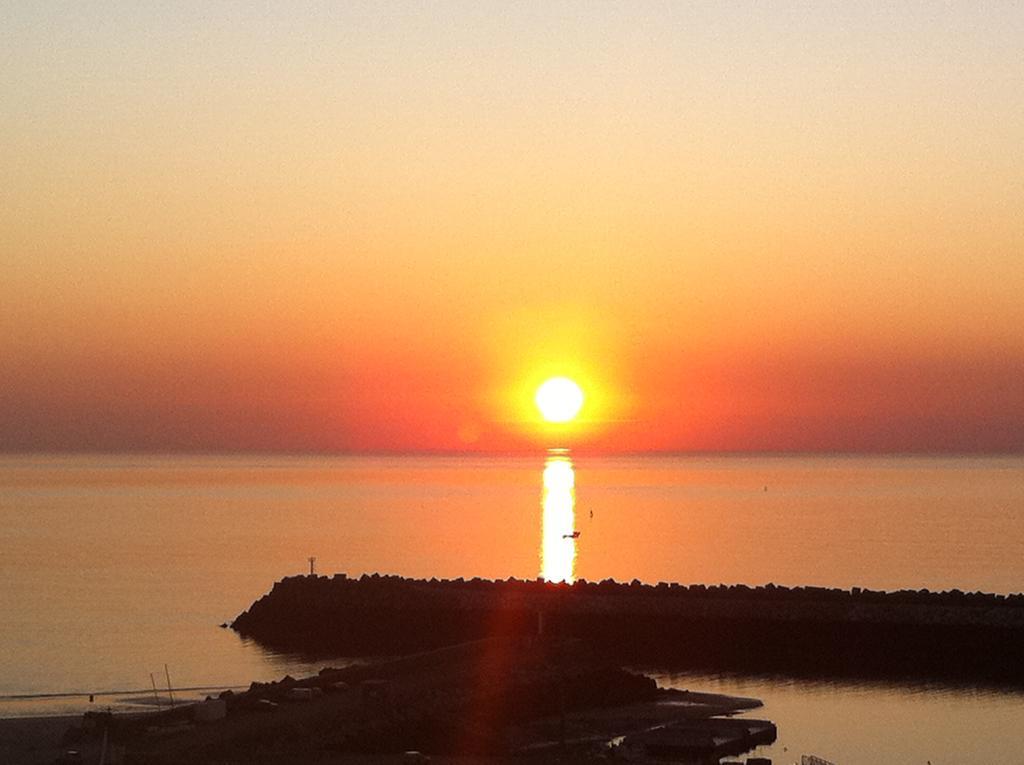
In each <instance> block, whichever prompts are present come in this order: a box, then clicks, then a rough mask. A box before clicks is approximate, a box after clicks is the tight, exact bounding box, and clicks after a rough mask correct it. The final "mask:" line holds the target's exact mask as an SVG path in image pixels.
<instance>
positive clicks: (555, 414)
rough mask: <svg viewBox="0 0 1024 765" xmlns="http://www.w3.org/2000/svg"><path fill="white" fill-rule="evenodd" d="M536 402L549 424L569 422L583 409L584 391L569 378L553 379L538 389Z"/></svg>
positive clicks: (535, 397)
mask: <svg viewBox="0 0 1024 765" xmlns="http://www.w3.org/2000/svg"><path fill="white" fill-rule="evenodd" d="M534 401H536V402H537V408H538V409H540V414H541V417H543V418H544V419H545V420H547V421H548V422H569V420H571V419H573V418H574V417H575V416H576V415H577V414H579V411H580V409H581V408H582V407H583V390H582V389H581V388H580V386H579V385H577V384H576V383H574V382H573V381H572V380H570V379H569V378H568V377H552V378H551V379H550V380H548V381H546V382H545V383H544V384H543V385H541V386H540V387H539V388H537V394H536V396H534Z"/></svg>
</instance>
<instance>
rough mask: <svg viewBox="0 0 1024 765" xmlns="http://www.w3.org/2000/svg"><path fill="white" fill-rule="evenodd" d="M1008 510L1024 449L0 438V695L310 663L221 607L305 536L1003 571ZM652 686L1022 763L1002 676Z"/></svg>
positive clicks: (702, 562)
mask: <svg viewBox="0 0 1024 765" xmlns="http://www.w3.org/2000/svg"><path fill="white" fill-rule="evenodd" d="M1022 514H1024V457H995V458H918V457H895V458H873V457H872V458H865V457H810V458H808V457H644V458H615V459H611V458H600V459H598V458H576V457H573V456H571V455H568V454H548V455H544V454H541V455H538V456H537V457H536V458H517V459H491V458H441V457H403V458H395V457H387V458H379V457H332V458H320V457H295V458H292V457H206V456H201V457H181V456H174V457H136V456H131V457H125V456H89V457H81V456H76V457H51V456H25V457H21V456H0V577H2V587H0V716H13V715H20V714H37V713H41V712H42V713H49V712H58V711H78V710H80V709H82V708H84V707H86V706H88V700H87V699H85V698H83V697H80V696H43V695H42V694H64V693H90V692H92V693H103V694H104V695H102V696H99V697H97V700H96V702H94V704H95V705H99V704H102V705H108V704H109V705H112V706H118V707H120V706H124V705H126V704H129V703H144V702H146V701H147V700H152V696H153V691H152V683H153V682H154V681H156V682H157V683H159V686H158V688H159V687H165V686H166V684H167V681H166V676H167V674H169V675H170V679H171V682H172V684H173V685H174V686H175V687H192V688H199V687H208V686H214V687H219V688H223V687H229V686H237V685H247V684H248V683H249V681H251V680H253V679H269V678H272V677H278V676H280V675H281V674H283V673H285V672H291V673H292V674H296V673H298V672H306V671H315V670H316V669H318V668H319V664H317V665H306V664H304V663H303V662H302V661H301V660H299V659H297V658H295V657H289V656H280V655H273V654H269V653H267V652H265V651H263V650H262V649H261V648H260V647H259V646H257V645H255V644H252V643H247V642H244V641H242V640H240V639H239V638H238V637H237V636H236V635H235V634H234V633H232V632H231V631H229V630H223V629H219V628H218V626H217V625H218V624H220V623H221V622H224V621H229V620H231V619H232V618H233V617H234V616H236V615H237V614H238V613H239V612H241V611H242V610H243V609H245V608H246V607H247V606H248V604H249V603H250V602H251V601H252V600H254V599H255V598H257V597H259V596H260V595H262V594H263V593H264V592H266V591H267V590H268V589H269V587H270V586H271V585H272V584H273V582H274V581H275V580H277V579H280V578H281V577H282V576H287V575H292V574H300V573H303V572H308V570H309V563H308V558H309V557H311V556H315V558H316V562H315V566H316V570H317V571H318V572H319V573H334V572H337V571H342V572H346V573H348V574H349V575H359V574H361V573H364V572H375V571H377V572H387V573H397V574H404V575H408V576H419V577H431V576H436V577H458V576H463V577H473V576H481V577H487V578H505V577H508V576H516V577H529V578H532V577H537V576H544V577H546V578H549V579H573V578H585V579H595V580H596V579H603V578H606V577H611V578H614V579H618V580H627V581H628V580H632V579H634V578H636V579H640V580H642V581H647V582H657V581H662V580H664V581H678V582H684V583H690V582H705V583H717V582H725V583H739V582H742V583H748V584H763V583H767V582H775V583H777V584H789V585H796V584H815V585H825V586H838V587H850V586H853V585H857V586H861V587H870V588H876V589H897V588H905V587H911V588H921V587H927V588H930V589H949V588H954V587H956V588H959V589H962V590H986V591H994V592H1002V593H1009V592H1019V591H1021V590H1022V589H1024V524H1022V523H1021V522H1020V517H1021V515H1022ZM573 531H579V532H580V534H579V537H578V538H577V539H571V538H565V537H566V535H567V534H570V533H571V532H573ZM165 664H166V665H167V671H166V672H165ZM151 676H152V678H153V680H151ZM691 681H692V682H691ZM665 682H676V683H680V682H681V683H684V684H688V685H689V686H690V687H699V686H701V685H702V684H703V685H704V686H707V687H709V688H714V687H727V686H728V687H729V688H732V689H734V690H741V691H745V692H747V693H750V694H753V695H756V696H759V697H761V698H764V699H765V701H766V702H767V709H766V710H764V714H766V715H768V716H769V717H772V718H773V719H775V720H776V722H778V723H779V724H780V742H779V744H778V745H777V747H776V748H775V749H773V753H774V754H775V756H777V757H780V758H781V757H784V756H785V754H786V753H783V752H782V750H781V747H782V746H784V745H785V744H784V742H785V741H786V740H789V741H792V742H793V743H794V745H795V746H797V745H798V746H802V747H804V748H805V751H806V750H809V749H811V747H812V745H813V746H815V747H816V748H817V749H819V750H820V751H819V752H818V753H819V754H821V755H822V756H825V757H828V756H829V754H830V752H831V753H833V754H836V755H837V756H836V757H835V758H836V759H839V758H838V754H839V753H842V754H843V759H841V762H843V763H844V765H849V763H853V762H872V761H875V762H877V761H879V760H878V759H873V758H872V757H870V756H861V757H857V756H855V753H856V752H857V751H862V752H877V751H882V750H879V749H878V746H879V744H878V741H877V740H876V739H877V738H878V737H880V736H883V730H882V728H883V727H884V726H888V727H887V728H886V732H884V736H885V740H888V741H892V744H891V745H892V746H895V747H902V749H899V750H898V751H897V753H896V756H894V757H893V758H892V759H889V760H888V761H891V762H921V763H924V762H925V761H926V760H928V759H930V760H931V761H932V762H933V763H936V764H937V763H941V762H953V761H956V762H960V763H964V762H973V761H976V762H979V763H981V762H993V761H998V762H1006V761H1015V760H1014V759H1013V757H1011V758H1009V759H1007V757H1006V756H1005V753H1006V752H1007V751H1008V746H1009V744H1010V743H1014V745H1015V740H1014V732H1013V731H1014V730H1015V729H1017V728H1019V727H1020V726H1021V725H1024V703H1022V700H1024V697H1022V696H1019V695H1015V694H1007V693H997V692H989V691H984V692H983V691H964V690H956V689H948V688H946V689H943V688H933V687H910V686H879V685H870V686H848V685H841V684H830V685H821V684H808V683H788V682H784V681H757V680H753V679H749V678H748V679H746V680H743V679H739V680H736V679H733V680H727V679H720V678H719V679H715V678H679V677H674V678H672V677H668V676H666V678H665ZM716 683H717V685H715V684H716ZM723 683H724V684H725V685H722V684H723ZM730 683H731V685H730ZM734 686H735V687H734ZM124 691H148V696H147V695H146V694H145V693H143V694H141V695H129V694H126V693H122V692H124ZM109 692H114V693H109ZM189 693H199V691H195V692H180V693H179V694H178V695H179V696H182V695H188V694H189ZM21 696H30V697H31V698H15V697H21ZM162 696H163V697H166V692H162ZM894 709H900V710H903V712H894V711H893V710H894ZM788 720H791V721H792V722H787V721H788ZM815 720H817V721H818V722H815ZM894 720H895V722H894ZM899 720H903V721H905V723H906V724H913V725H914V726H915V730H922V726H923V730H924V732H923V733H920V735H918V734H915V735H914V736H906V735H903V734H902V733H901V732H900V731H898V730H890V728H892V727H893V726H897V725H898V724H899ZM996 723H998V725H997V724H996ZM787 725H790V726H791V730H790V731H789V732H787V731H786V729H785V728H786V726H787ZM929 727H931V728H934V729H935V730H934V735H930V734H929V732H928V731H929ZM958 731H959V732H960V733H958ZM982 731H984V732H991V735H988V733H986V734H985V735H982V733H981V732H982ZM812 734H813V736H816V737H817V738H816V739H815V740H813V741H811V740H808V739H807V736H808V735H812ZM960 735H962V737H963V740H962V741H961V743H960V745H959V748H957V747H954V746H953V745H952V743H951V742H952V741H953V740H954V739H957V737H958V736H960ZM786 736H790V738H789V739H786ZM890 737H891V738H890ZM868 739H871V741H872V742H873V743H872V744H871V745H870V746H869V745H868ZM957 740H960V739H957ZM934 741H941V742H943V743H942V744H941V746H939V745H936V746H931V743H930V742H934ZM858 742H861V743H858ZM965 742H966V743H965ZM858 746H859V747H860V749H858V748H857V747H858ZM872 747H874V748H872ZM789 751H792V750H789ZM948 751H955V752H957V756H956V757H954V758H951V757H949V756H948V755H946V756H944V754H943V752H948ZM965 752H966V753H967V754H965ZM968 755H970V756H971V757H975V759H970V758H969V757H968ZM965 758H967V759H965ZM1019 760H1020V758H1019V757H1018V758H1017V761H1019ZM780 761H786V760H780Z"/></svg>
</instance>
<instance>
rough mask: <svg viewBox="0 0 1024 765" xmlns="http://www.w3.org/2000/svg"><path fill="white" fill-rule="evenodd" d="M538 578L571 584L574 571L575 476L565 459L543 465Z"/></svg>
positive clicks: (556, 457)
mask: <svg viewBox="0 0 1024 765" xmlns="http://www.w3.org/2000/svg"><path fill="white" fill-rule="evenodd" d="M541 508H542V526H541V549H540V575H541V578H543V579H545V580H547V581H549V582H572V581H574V573H575V567H576V540H575V539H574V538H573V536H572V534H573V532H574V531H575V530H576V512H575V508H576V474H575V471H574V470H573V467H572V460H571V459H569V457H568V456H567V455H564V454H558V455H552V456H550V457H548V459H547V461H546V462H545V463H544V491H543V494H542V499H541Z"/></svg>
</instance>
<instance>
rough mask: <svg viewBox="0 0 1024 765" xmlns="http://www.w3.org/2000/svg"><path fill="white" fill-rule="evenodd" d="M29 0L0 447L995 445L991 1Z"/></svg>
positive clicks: (1020, 397) (1003, 100)
mask: <svg viewBox="0 0 1024 765" xmlns="http://www.w3.org/2000/svg"><path fill="white" fill-rule="evenodd" d="M23 5H26V6H30V5H31V6H32V7H22V8H8V9H5V10H2V11H0V50H4V51H6V53H5V54H4V55H5V65H4V68H3V71H4V74H3V75H0V102H2V103H3V104H4V108H3V116H2V120H0V177H3V178H4V183H3V184H2V187H0V268H2V271H0V273H2V275H3V278H2V280H0V449H3V450H8V451H11V450H35V449H40V450H94V449H95V450H114V451H117V450H158V451H162V450H203V451H207V450H239V449H241V450H248V449H258V450H289V451H291V450H299V451H307V450H399V451H405V450H463V449H473V450H484V451H506V450H525V449H536V448H542V447H544V446H550V445H553V444H556V443H557V444H571V445H573V446H575V447H577V448H579V449H589V450H594V451H636V450H640V451H644V450H671V451H675V450H679V451H692V450H800V451H807V450H810V451H815V450H847V451H848V450H855V451H856V450H868V451H907V450H912V451H949V450H953V451H992V450H1019V449H1022V448H1024V384H1022V382H1021V381H1022V380H1024V300H1022V299H1021V296H1022V295H1024V217H1022V215H1021V212H1020V211H1021V210H1022V209H1024V153H1022V152H1021V151H1020V148H1019V144H1020V137H1021V136H1022V135H1024V87H1022V86H1024V61H1022V59H1021V57H1020V53H1019V41H1020V40H1021V39H1024V10H1022V9H1021V8H1020V7H1018V6H1014V5H1013V4H1002V5H1000V4H991V5H986V6H984V7H974V6H973V5H971V4H962V5H959V6H955V7H945V6H931V5H921V6H911V7H905V8H888V7H885V6H877V7H870V6H865V7H849V4H842V3H837V4H816V5H815V6H813V7H811V8H808V7H806V6H796V5H776V6H774V7H773V8H770V9H769V8H764V7H761V5H759V4H729V5H727V6H719V5H717V4H709V5H697V4H688V5H685V6H683V7H674V6H671V5H667V6H656V5H653V4H652V5H642V6H638V7H633V6H632V5H631V4H627V5H621V6H601V7H592V6H591V4H586V3H558V4H550V3H536V4H532V3H524V4H516V5H515V6H514V7H509V6H507V5H506V4H493V5H488V4H482V3H469V2H466V3H457V2H451V3H444V4H440V5H437V6H431V7H429V8H424V9H417V8H411V7H404V6H398V7H388V6H379V5H374V4H363V3H351V4H345V5H344V7H323V6H320V5H314V4H310V5H304V4H299V5H294V4H289V5H287V6H284V5H282V6H281V7H279V8H269V9H268V8H266V7H262V8H260V9H250V8H244V7H242V8H233V9H225V8H221V9H219V10H210V9H209V7H208V6H207V5H206V4H199V3H196V4H180V6H179V5H176V6H175V7H174V8H173V9H171V8H168V9H166V10H159V9H154V8H150V7H147V8H138V7H133V6H127V5H126V6H124V7H120V8H118V7H114V8H113V9H110V8H107V9H99V8H96V9H89V8H77V7H76V8H75V9H73V10H72V9H58V8H56V7H44V6H41V5H36V4H23ZM551 374H568V375H570V376H574V377H576V378H577V379H579V381H580V382H581V383H582V384H583V386H584V388H585V389H586V391H587V393H588V404H587V406H586V407H585V409H584V412H583V420H584V421H583V422H582V423H579V424H577V425H576V426H573V427H569V428H563V429H561V430H556V429H553V428H542V427H539V426H538V424H537V422H536V419H537V418H536V414H535V413H534V412H533V411H532V409H531V407H530V405H529V401H530V397H531V396H532V391H533V388H534V386H535V385H536V384H537V383H539V382H540V381H541V380H542V379H543V378H544V376H546V375H551Z"/></svg>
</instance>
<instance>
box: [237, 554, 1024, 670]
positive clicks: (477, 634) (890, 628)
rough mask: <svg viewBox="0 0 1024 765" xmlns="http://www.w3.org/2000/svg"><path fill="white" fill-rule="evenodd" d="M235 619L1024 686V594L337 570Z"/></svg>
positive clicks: (693, 665)
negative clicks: (539, 638)
mask: <svg viewBox="0 0 1024 765" xmlns="http://www.w3.org/2000/svg"><path fill="white" fill-rule="evenodd" d="M231 626H232V628H233V629H235V630H236V631H237V632H239V633H240V634H241V635H243V636H248V637H251V638H254V639H256V640H258V641H259V642H261V643H262V644H264V645H266V646H267V647H269V648H272V649H275V650H280V651H296V652H302V653H307V654H313V655H321V656H325V655H330V654H335V655H373V654H397V653H403V652H409V651H416V650H424V649H429V648H436V647H440V646H445V645H451V644H455V643H460V642H464V641H467V640H475V639H480V638H485V637H494V636H528V635H532V634H536V633H537V632H538V631H543V632H545V633H547V634H551V635H558V636H565V637H573V638H579V639H581V640H583V641H585V642H587V643H588V644H591V645H593V646H595V647H598V648H600V649H601V650H604V651H607V652H609V653H611V654H613V655H614V657H615V658H616V659H617V660H619V661H622V662H637V663H656V664H659V665H663V666H672V667H676V668H680V669H695V670H713V671H742V672H784V673H790V674H801V675H804V674H806V675H817V676H854V677H858V676H859V677H886V678H921V679H944V680H960V681H967V682H986V683H987V682H995V683H1001V684H1003V683H1005V684H1012V685H1018V686H1024V595H991V594H986V593H964V592H960V591H957V590H953V591H950V592H940V593H934V592H928V591H924V590H921V591H912V590H904V591H898V592H877V591H871V590H862V589H859V588H854V589H852V590H838V589H827V588H818V587H796V588H788V587H777V586H774V585H767V586H763V587H747V586H744V585H734V586H724V585H719V586H705V585H688V586H687V585H677V584H667V583H660V584H657V585H647V584H642V583H640V582H638V581H634V582H632V583H628V584H626V583H618V582H613V581H610V580H606V581H603V582H599V583H596V582H585V581H578V582H576V583H575V584H571V585H570V584H551V583H547V582H543V581H523V580H515V579H509V580H503V581H489V580H482V579H471V580H462V579H456V580H435V579H431V580H417V579H406V578H403V577H398V576H382V575H377V574H374V575H364V576H362V577H360V578H358V579H355V578H348V577H347V576H345V575H344V574H337V575H335V576H333V577H323V576H302V577H290V578H286V579H283V580H281V581H279V582H277V583H276V584H275V585H274V587H273V589H272V590H271V591H270V592H269V593H268V594H267V595H265V596H263V597H262V598H260V599H259V600H257V601H256V602H255V603H253V604H252V606H250V608H249V609H248V610H246V611H245V612H244V613H242V614H241V615H239V616H238V617H237V618H236V619H235V620H234V622H233V623H232V625H231Z"/></svg>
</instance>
